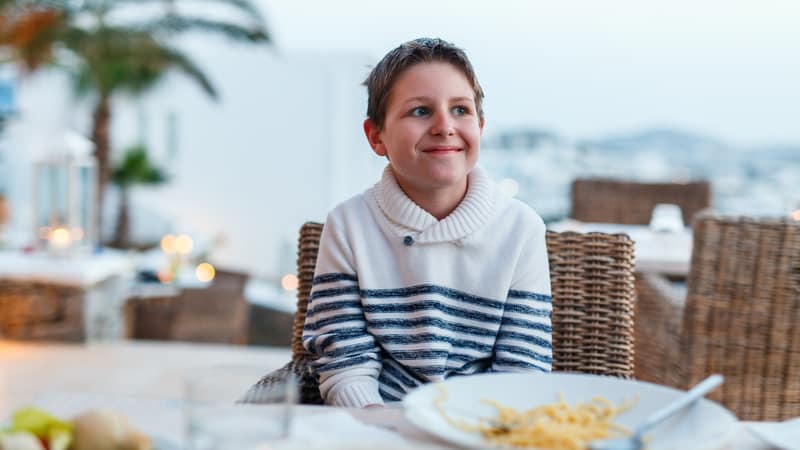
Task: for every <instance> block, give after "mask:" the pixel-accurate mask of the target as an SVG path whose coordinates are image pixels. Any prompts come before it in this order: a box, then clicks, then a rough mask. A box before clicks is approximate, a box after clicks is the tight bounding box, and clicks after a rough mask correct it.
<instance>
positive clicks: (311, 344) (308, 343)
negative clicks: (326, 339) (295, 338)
mask: <svg viewBox="0 0 800 450" xmlns="http://www.w3.org/2000/svg"><path fill="white" fill-rule="evenodd" d="M316 340H317V339H316V336H303V346H304V347H305V348H307V349H308V351H309V352H311V354H316V353H317V343H316Z"/></svg>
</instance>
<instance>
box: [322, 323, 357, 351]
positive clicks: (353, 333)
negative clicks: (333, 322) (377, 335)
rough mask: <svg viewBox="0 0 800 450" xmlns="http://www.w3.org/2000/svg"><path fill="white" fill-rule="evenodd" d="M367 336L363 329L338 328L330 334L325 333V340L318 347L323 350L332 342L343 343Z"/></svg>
mask: <svg viewBox="0 0 800 450" xmlns="http://www.w3.org/2000/svg"><path fill="white" fill-rule="evenodd" d="M365 334H367V330H365V329H364V327H358V328H340V329H338V330H336V331H331V332H330V333H326V335H325V339H323V340H322V342H320V344H319V346H320V348H322V349H323V350H325V347H327V346H329V345H330V344H332V343H333V341H344V340H346V339H350V338H354V337H359V336H364V335H365Z"/></svg>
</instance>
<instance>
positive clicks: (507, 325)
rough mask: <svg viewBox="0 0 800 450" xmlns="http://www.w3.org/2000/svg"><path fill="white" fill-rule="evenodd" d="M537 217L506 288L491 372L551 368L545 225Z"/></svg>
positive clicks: (549, 297)
mask: <svg viewBox="0 0 800 450" xmlns="http://www.w3.org/2000/svg"><path fill="white" fill-rule="evenodd" d="M537 219H538V220H537V223H536V224H535V225H534V227H533V228H534V230H535V232H534V233H533V235H532V236H530V237H529V238H528V240H527V242H525V243H524V244H523V248H522V252H521V253H520V257H519V260H518V262H517V267H516V269H515V273H514V277H513V279H512V284H511V288H510V289H509V291H508V297H507V298H506V304H505V308H504V310H503V318H502V321H501V323H500V330H499V332H498V335H497V340H496V342H495V346H494V357H493V361H492V367H491V371H497V372H510V371H543V372H549V371H550V370H551V369H552V363H553V346H552V341H553V340H552V334H553V331H552V324H551V316H552V311H553V305H552V298H551V293H550V267H549V263H548V259H547V244H546V241H545V232H546V231H545V226H544V223H542V221H541V219H539V218H538V216H537Z"/></svg>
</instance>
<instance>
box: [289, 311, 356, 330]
mask: <svg viewBox="0 0 800 450" xmlns="http://www.w3.org/2000/svg"><path fill="white" fill-rule="evenodd" d="M352 320H360V321H362V322H363V321H364V315H363V314H361V313H358V314H342V315H339V316H333V317H326V318H324V319H320V320H318V321H316V322H314V323H306V324H305V325H304V326H303V331H314V330H319V329H320V328H322V327H324V326H325V325H330V324H332V323H342V322H350V321H352Z"/></svg>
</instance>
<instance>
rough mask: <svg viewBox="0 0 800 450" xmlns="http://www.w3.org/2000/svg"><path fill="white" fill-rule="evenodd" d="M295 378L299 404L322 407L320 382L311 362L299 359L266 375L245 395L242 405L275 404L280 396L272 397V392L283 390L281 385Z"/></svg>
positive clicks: (241, 401)
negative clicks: (290, 377) (290, 378)
mask: <svg viewBox="0 0 800 450" xmlns="http://www.w3.org/2000/svg"><path fill="white" fill-rule="evenodd" d="M290 375H291V376H294V378H295V380H297V387H298V395H299V398H298V403H300V404H303V405H322V404H324V402H323V401H322V397H321V396H320V393H319V382H318V381H317V378H316V377H315V376H314V373H313V372H312V370H311V364H310V360H308V359H297V360H294V361H292V362H290V363H288V364H286V365H285V366H283V367H281V368H280V369H278V370H275V371H273V372H270V373H268V374H267V375H264V377H263V378H261V379H260V380H258V382H257V383H256V384H254V385H253V386H252V387H251V388H250V389H248V390H247V392H246V393H245V394H244V396H243V397H242V399H241V400H240V403H275V400H274V399H276V398H280V396H278V395H270V393H271V391H272V390H277V389H282V388H281V387H279V386H280V383H282V382H284V381H285V380H286V378H287V377H288V376H290ZM265 399H266V400H265Z"/></svg>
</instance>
